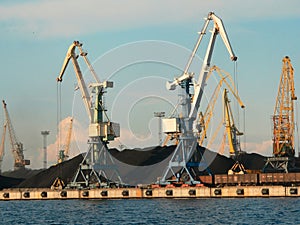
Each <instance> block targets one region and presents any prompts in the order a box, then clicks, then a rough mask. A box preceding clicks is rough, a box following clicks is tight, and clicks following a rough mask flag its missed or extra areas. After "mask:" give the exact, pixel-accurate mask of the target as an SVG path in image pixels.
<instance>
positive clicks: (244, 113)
mask: <svg viewBox="0 0 300 225" xmlns="http://www.w3.org/2000/svg"><path fill="white" fill-rule="evenodd" d="M237 66H238V65H237V61H235V62H234V68H233V70H234V83H235V84H236V85H235V90H234V92H235V94H236V95H239V94H238V93H239V86H238V85H239V84H238V74H237ZM236 108H237V124H238V126H240V115H239V107H238V104H236ZM243 130H244V133H245V132H246V110H245V109H244V110H243ZM243 139H244V141H243V142H244V147H243V149H246V135H245V134H244V135H243Z"/></svg>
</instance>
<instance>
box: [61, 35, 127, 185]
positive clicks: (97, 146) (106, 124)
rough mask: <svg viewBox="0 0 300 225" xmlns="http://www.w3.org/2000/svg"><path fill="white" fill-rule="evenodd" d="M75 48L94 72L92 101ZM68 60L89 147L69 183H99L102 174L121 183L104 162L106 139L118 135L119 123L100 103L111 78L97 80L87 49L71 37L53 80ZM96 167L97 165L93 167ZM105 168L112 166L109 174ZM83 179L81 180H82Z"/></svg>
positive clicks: (108, 159) (110, 83) (108, 155)
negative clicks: (86, 119) (86, 120)
mask: <svg viewBox="0 0 300 225" xmlns="http://www.w3.org/2000/svg"><path fill="white" fill-rule="evenodd" d="M76 48H78V49H79V51H80V56H82V57H83V58H84V60H85V62H86V64H87V66H88V67H89V69H90V71H91V73H92V75H93V76H94V79H95V83H92V84H90V85H89V87H91V88H92V89H93V90H92V91H93V92H94V93H95V99H94V101H93V102H92V98H91V96H90V93H89V90H88V87H87V85H86V84H85V81H84V79H83V76H82V72H81V69H80V66H79V63H78V60H77V59H78V55H77V54H76V52H75V49H76ZM70 60H72V63H73V66H74V71H75V74H76V78H77V82H78V86H79V90H80V92H81V95H82V100H83V103H84V106H85V109H86V112H87V115H88V117H89V121H90V123H89V141H88V143H89V150H88V151H87V153H86V155H85V157H84V159H83V162H82V163H81V165H80V166H79V169H78V171H77V173H76V175H75V178H74V180H73V181H72V183H71V185H74V186H78V185H85V186H90V185H95V183H97V185H99V184H100V183H101V179H100V177H101V176H103V177H104V178H106V180H112V177H113V176H115V175H116V176H117V179H118V182H120V183H122V181H121V178H120V176H119V174H118V172H117V170H116V168H113V165H110V168H109V167H108V166H107V165H106V163H107V161H110V162H111V163H112V164H113V159H112V157H111V156H110V154H109V153H108V152H107V143H108V142H109V141H112V140H114V139H115V138H116V137H119V136H120V125H119V124H118V123H114V122H111V121H110V120H109V118H108V116H107V115H106V109H105V107H104V104H103V95H104V93H105V92H106V88H112V87H113V82H111V81H104V82H102V83H101V82H100V81H99V79H98V77H97V75H96V73H95V70H94V69H93V67H92V65H91V64H90V62H89V60H88V59H87V53H86V52H84V51H83V50H82V43H80V42H79V41H74V42H73V43H72V44H71V45H70V47H69V49H68V52H67V55H66V57H65V60H64V63H63V66H62V69H61V72H60V74H59V76H58V77H57V81H58V82H61V81H62V78H63V75H64V73H65V70H66V68H67V66H68V64H69V61H70ZM96 167H97V169H96ZM108 169H113V170H114V172H113V174H111V176H110V178H108V177H107V175H106V172H107V170H108ZM82 180H83V182H82Z"/></svg>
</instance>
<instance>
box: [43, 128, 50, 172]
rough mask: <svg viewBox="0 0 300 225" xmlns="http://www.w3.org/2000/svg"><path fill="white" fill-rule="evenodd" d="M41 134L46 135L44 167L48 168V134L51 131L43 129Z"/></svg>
mask: <svg viewBox="0 0 300 225" xmlns="http://www.w3.org/2000/svg"><path fill="white" fill-rule="evenodd" d="M41 134H42V135H43V137H44V169H47V135H49V134H50V131H47V130H46V131H41Z"/></svg>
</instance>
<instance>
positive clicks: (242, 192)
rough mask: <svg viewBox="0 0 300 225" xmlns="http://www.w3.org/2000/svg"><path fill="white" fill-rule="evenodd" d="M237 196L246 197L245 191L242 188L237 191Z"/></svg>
mask: <svg viewBox="0 0 300 225" xmlns="http://www.w3.org/2000/svg"><path fill="white" fill-rule="evenodd" d="M236 194H237V195H244V189H242V188H239V189H237V190H236Z"/></svg>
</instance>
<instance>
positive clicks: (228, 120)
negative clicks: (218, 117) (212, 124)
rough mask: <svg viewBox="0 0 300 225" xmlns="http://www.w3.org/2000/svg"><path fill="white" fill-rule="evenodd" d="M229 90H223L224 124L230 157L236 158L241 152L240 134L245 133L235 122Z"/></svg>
mask: <svg viewBox="0 0 300 225" xmlns="http://www.w3.org/2000/svg"><path fill="white" fill-rule="evenodd" d="M227 93H228V90H227V89H225V90H224V92H223V107H224V112H223V113H224V117H223V118H224V124H225V128H226V134H227V138H228V145H229V154H230V157H231V158H233V159H236V158H237V156H238V155H239V154H240V153H241V147H240V142H239V139H238V136H241V135H243V133H242V132H240V131H239V130H238V129H237V127H236V125H235V122H234V118H233V113H232V110H231V107H230V100H229V98H228V94H227Z"/></svg>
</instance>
